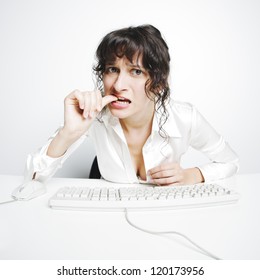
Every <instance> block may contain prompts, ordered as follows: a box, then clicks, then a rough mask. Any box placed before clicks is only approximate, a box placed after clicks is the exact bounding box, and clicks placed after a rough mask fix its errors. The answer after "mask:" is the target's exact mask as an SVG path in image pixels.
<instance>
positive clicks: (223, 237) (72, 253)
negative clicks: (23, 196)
mask: <svg viewBox="0 0 260 280" xmlns="http://www.w3.org/2000/svg"><path fill="white" fill-rule="evenodd" d="M21 181H22V177H20V176H6V175H2V176H0V185H1V188H0V202H2V201H7V200H10V195H11V193H12V191H13V189H14V188H15V187H17V185H19V184H20V183H21ZM87 182H88V180H87V179H65V178H54V179H52V180H51V181H49V183H48V185H47V189H48V191H47V194H45V195H43V196H41V197H38V198H36V199H33V200H30V201H16V202H13V203H9V204H2V205H0V221H1V230H0V259H6V260H7V259H89V260H94V259H96V260H97V259H107V260H109V259H119V260H120V259H122V260H126V259H149V260H152V259H157V260H159V259H208V257H207V256H205V255H203V254H201V253H200V252H198V251H197V250H196V248H194V247H193V246H192V245H190V244H189V243H188V242H187V241H186V240H184V239H183V238H181V237H179V236H177V235H175V236H174V235H171V236H167V237H166V238H163V237H159V236H154V235H151V234H148V233H145V232H142V231H138V230H137V229H135V228H133V227H131V226H130V225H129V224H128V223H127V222H126V220H125V217H124V213H123V212H89V211H68V210H53V209H50V208H49V207H48V200H49V198H50V197H51V196H52V195H53V194H54V193H55V192H56V191H57V189H58V188H60V187H62V186H64V185H82V184H86V183H87ZM259 182H260V174H250V175H237V176H236V177H232V178H229V179H226V180H222V181H220V182H219V183H220V184H221V185H223V186H227V187H230V188H233V189H235V190H237V191H238V192H239V193H240V194H241V198H240V200H239V202H238V203H236V204H232V205H226V206H217V207H209V208H193V209H182V210H165V211H162V210H160V211H149V212H130V213H129V218H130V219H131V221H132V222H134V223H135V224H136V225H139V226H141V227H143V228H146V229H149V230H155V231H169V230H170V231H178V232H181V233H183V234H185V235H187V236H188V237H190V238H191V239H192V240H194V241H195V242H197V243H198V244H199V245H200V246H202V247H204V248H205V249H207V250H208V251H210V252H211V253H213V254H215V255H217V256H219V257H220V258H222V259H260V222H259V221H260V220H259V213H260V203H259V197H260V186H259V185H260V183H259Z"/></svg>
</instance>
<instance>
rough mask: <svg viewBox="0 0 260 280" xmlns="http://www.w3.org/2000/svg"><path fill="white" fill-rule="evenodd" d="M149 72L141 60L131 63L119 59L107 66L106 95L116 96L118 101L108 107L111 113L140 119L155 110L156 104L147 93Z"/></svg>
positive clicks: (119, 116) (104, 77) (123, 117)
mask: <svg viewBox="0 0 260 280" xmlns="http://www.w3.org/2000/svg"><path fill="white" fill-rule="evenodd" d="M148 79H149V74H148V72H147V71H146V70H145V69H144V68H143V66H142V63H141V61H140V59H139V61H137V59H133V62H130V61H129V60H128V59H127V58H126V57H122V58H117V59H116V60H115V62H114V63H112V64H109V65H106V70H105V73H104V76H103V84H104V91H105V95H110V94H112V95H115V96H116V97H117V98H118V100H117V101H114V102H112V103H110V104H109V105H108V107H109V109H110V111H111V113H112V114H113V115H114V116H116V117H118V118H120V119H125V118H133V119H134V118H138V116H142V114H143V113H144V112H146V111H147V110H154V102H153V101H152V100H151V99H149V98H148V97H147V95H146V92H145V85H146V82H147V80H148Z"/></svg>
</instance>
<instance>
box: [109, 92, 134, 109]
mask: <svg viewBox="0 0 260 280" xmlns="http://www.w3.org/2000/svg"><path fill="white" fill-rule="evenodd" d="M115 96H116V95H115ZM116 97H117V100H116V101H113V102H111V103H110V105H111V107H112V108H114V109H125V108H127V107H128V106H129V105H130V104H131V100H129V99H128V98H125V97H123V96H116Z"/></svg>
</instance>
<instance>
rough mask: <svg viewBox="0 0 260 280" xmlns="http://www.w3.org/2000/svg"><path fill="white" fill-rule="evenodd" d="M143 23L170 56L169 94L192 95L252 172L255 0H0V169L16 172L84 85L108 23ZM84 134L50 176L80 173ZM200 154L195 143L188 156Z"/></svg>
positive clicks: (256, 112) (87, 158) (84, 166)
mask: <svg viewBox="0 0 260 280" xmlns="http://www.w3.org/2000/svg"><path fill="white" fill-rule="evenodd" d="M144 23H150V24H153V25H154V26H156V27H157V28H158V29H160V31H161V32H162V34H163V36H164V38H165V39H166V42H167V43H168V45H169V48H170V54H171V58H172V69H171V71H172V72H171V86H172V95H173V98H174V99H177V100H182V101H188V102H191V103H193V104H194V105H196V107H197V108H198V109H199V110H200V111H201V113H202V114H203V115H204V116H205V117H206V118H207V119H208V121H209V122H210V123H211V124H212V125H213V126H214V127H215V128H216V130H217V131H219V133H221V134H222V135H223V136H224V137H225V138H226V140H227V141H228V142H229V144H230V145H231V146H232V147H233V149H234V150H235V151H236V152H237V154H238V155H239V157H240V166H241V167H240V173H254V172H259V163H258V160H259V158H260V149H259V146H260V144H259V143H260V133H259V130H260V102H259V101H260V98H259V89H260V86H259V78H260V77H259V73H260V70H259V65H260V54H259V50H260V38H259V35H260V28H259V26H260V1H257V0H219V1H213V0H209V1H207V0H179V1H177V0H160V1H155V0H149V1H144V0H143V1H140V0H131V1H122V0H110V1H105V0H99V1H87V0H52V1H44V0H40V1H33V0H23V1H19V0H0V40H1V41H0V96H1V99H0V129H1V137H0V174H13V175H21V174H22V173H23V170H24V165H25V160H26V156H27V154H29V153H32V152H34V151H36V150H37V149H38V148H39V147H41V146H42V145H43V144H44V143H45V142H46V140H47V138H48V137H49V136H50V135H51V134H52V133H53V132H54V131H55V130H56V128H57V127H58V126H59V125H60V124H62V122H63V100H64V97H65V96H66V95H67V94H68V93H69V92H71V91H72V90H74V89H76V88H78V89H81V90H90V89H92V88H93V82H92V71H91V68H92V65H93V63H94V53H95V49H96V47H97V45H98V43H99V42H100V40H101V38H102V37H103V36H104V35H105V34H106V33H107V32H109V31H111V30H114V29H118V28H121V27H126V26H129V25H138V24H144ZM94 155H95V152H94V150H93V144H92V143H91V142H90V141H89V140H87V141H86V142H85V143H84V144H83V145H82V146H81V147H80V148H79V149H78V150H77V151H76V152H75V153H74V154H73V155H72V156H71V158H70V159H69V160H68V161H67V162H66V163H65V165H64V167H63V169H62V170H60V171H59V172H58V173H57V176H72V177H86V176H87V175H88V172H89V167H90V163H91V162H92V159H93V157H94ZM203 160H205V159H204V157H202V156H200V155H198V154H197V153H196V152H194V151H190V152H189V153H188V155H187V156H185V158H184V162H183V165H184V166H188V165H192V164H196V163H197V162H201V161H203Z"/></svg>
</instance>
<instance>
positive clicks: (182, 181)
mask: <svg viewBox="0 0 260 280" xmlns="http://www.w3.org/2000/svg"><path fill="white" fill-rule="evenodd" d="M147 175H148V176H149V177H150V178H151V182H152V183H154V184H156V185H159V186H168V185H188V184H195V183H201V182H203V181H204V178H203V175H202V173H201V172H200V170H199V169H198V168H196V167H194V168H188V169H183V168H182V167H181V166H180V165H179V164H178V163H165V164H161V165H159V166H156V167H154V168H152V169H150V170H149V171H148V172H147Z"/></svg>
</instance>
